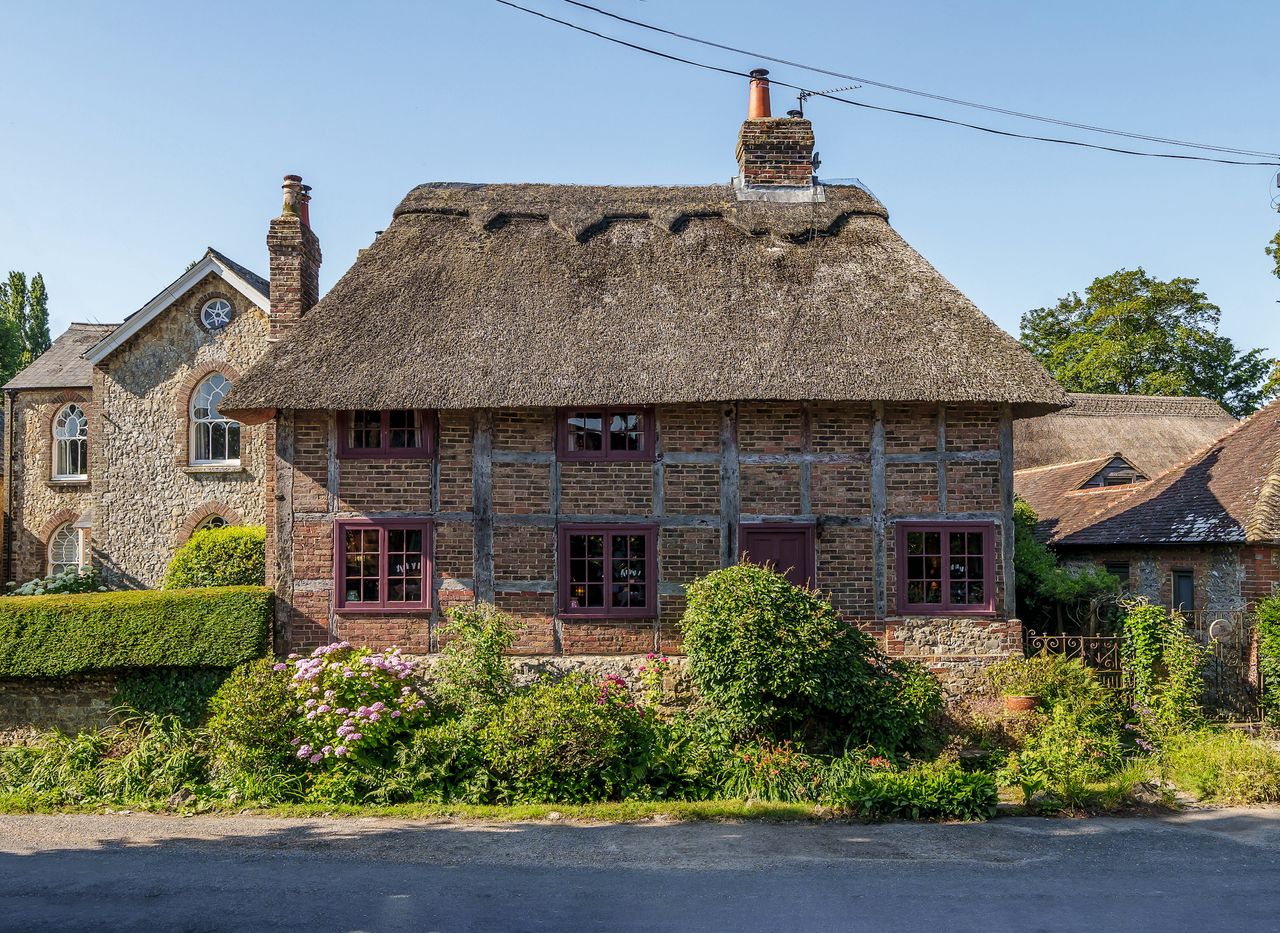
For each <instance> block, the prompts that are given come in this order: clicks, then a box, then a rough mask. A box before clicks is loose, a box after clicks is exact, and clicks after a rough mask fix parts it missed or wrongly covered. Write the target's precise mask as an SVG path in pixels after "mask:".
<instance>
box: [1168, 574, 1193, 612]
mask: <svg viewBox="0 0 1280 933" xmlns="http://www.w3.org/2000/svg"><path fill="white" fill-rule="evenodd" d="M1173 608H1174V609H1177V610H1178V611H1179V612H1191V611H1192V610H1194V609H1195V608H1196V578H1195V574H1194V573H1192V572H1191V571H1190V570H1175V571H1174V572H1173Z"/></svg>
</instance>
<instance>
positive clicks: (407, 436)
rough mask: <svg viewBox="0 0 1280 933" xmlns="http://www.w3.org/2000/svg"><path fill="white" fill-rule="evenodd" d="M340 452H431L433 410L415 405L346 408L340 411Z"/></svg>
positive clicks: (360, 454) (409, 454)
mask: <svg viewBox="0 0 1280 933" xmlns="http://www.w3.org/2000/svg"><path fill="white" fill-rule="evenodd" d="M338 456H340V457H345V458H349V459H353V458H359V457H367V458H382V457H429V456H431V418H430V412H425V411H421V410H419V409H415V408H391V409H385V410H382V411H377V410H373V409H369V410H361V411H344V412H340V413H339V415H338Z"/></svg>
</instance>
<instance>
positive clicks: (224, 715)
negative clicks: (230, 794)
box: [207, 658, 302, 799]
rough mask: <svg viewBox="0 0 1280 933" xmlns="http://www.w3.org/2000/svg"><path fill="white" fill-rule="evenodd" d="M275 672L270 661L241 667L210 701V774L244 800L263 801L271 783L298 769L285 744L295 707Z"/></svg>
mask: <svg viewBox="0 0 1280 933" xmlns="http://www.w3.org/2000/svg"><path fill="white" fill-rule="evenodd" d="M274 667H275V666H274V664H273V663H272V661H271V659H270V658H258V659H257V660H254V661H250V662H248V663H247V664H242V665H240V666H239V667H237V668H236V669H235V670H234V671H232V672H231V674H230V676H228V677H227V678H226V680H225V681H223V683H222V686H220V687H219V688H218V691H217V692H216V693H215V694H214V695H213V697H212V698H211V699H210V701H209V722H208V725H207V729H208V732H209V738H210V744H211V745H212V747H213V749H214V754H213V772H214V774H215V775H216V776H217V777H219V778H220V779H221V780H222V781H223V782H224V783H226V784H227V785H228V786H230V787H232V788H234V789H236V790H238V791H240V793H241V795H242V796H243V797H245V798H247V799H254V798H261V797H263V796H264V794H265V793H266V792H267V790H268V788H269V787H270V786H271V784H272V779H273V778H278V777H279V776H280V775H282V774H289V773H291V772H295V771H298V770H300V769H301V767H302V766H301V763H300V762H299V761H298V758H297V755H296V754H295V752H294V748H293V746H292V745H290V744H289V743H290V740H292V739H293V737H294V735H295V728H296V726H295V719H296V717H297V706H298V701H297V699H296V697H295V696H294V693H293V689H292V686H291V684H290V681H289V678H288V677H286V676H282V674H281V673H280V672H279V671H276V670H275V669H274ZM264 781H265V783H264Z"/></svg>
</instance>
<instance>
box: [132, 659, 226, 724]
mask: <svg viewBox="0 0 1280 933" xmlns="http://www.w3.org/2000/svg"><path fill="white" fill-rule="evenodd" d="M227 673H228V672H227V670H226V669H225V668H220V667H212V668H204V667H194V668H193V667H161V668H155V669H151V670H140V671H126V672H124V673H123V674H121V675H120V678H119V679H118V680H117V681H116V693H115V697H114V699H113V700H112V703H113V705H114V706H116V707H119V708H123V709H126V710H130V711H132V712H133V713H135V714H142V715H154V716H173V717H175V718H176V719H177V720H178V721H179V722H181V723H182V724H183V725H184V726H186V727H188V728H191V727H194V726H198V725H201V724H202V723H203V722H204V721H205V719H207V718H208V715H209V700H210V698H211V697H212V696H213V695H214V694H215V693H216V692H217V691H218V688H219V687H221V686H222V682H223V681H224V680H226V679H227Z"/></svg>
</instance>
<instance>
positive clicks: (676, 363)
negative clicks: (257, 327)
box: [223, 183, 1066, 415]
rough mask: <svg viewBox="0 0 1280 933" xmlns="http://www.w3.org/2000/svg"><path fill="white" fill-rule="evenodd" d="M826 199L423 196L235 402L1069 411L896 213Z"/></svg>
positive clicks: (421, 192)
mask: <svg viewBox="0 0 1280 933" xmlns="http://www.w3.org/2000/svg"><path fill="white" fill-rule="evenodd" d="M823 195H824V197H825V200H822V201H815V202H812V203H803V204H780V203H771V202H754V201H753V202H739V201H737V199H736V197H735V196H734V192H733V189H732V187H731V186H728V185H704V186H691V187H663V188H654V187H637V188H623V187H603V186H600V187H596V186H577V185H572V186H571V185H459V184H443V183H437V184H431V185H420V186H418V187H417V188H414V189H413V190H412V191H410V192H409V194H408V195H407V196H406V197H405V198H404V200H403V201H402V202H401V203H400V205H399V207H397V208H396V211H395V215H394V219H393V221H392V223H391V225H390V226H389V227H388V228H387V230H386V231H385V232H383V233H382V234H381V235H380V236H379V237H378V239H377V240H376V241H375V242H374V243H373V245H372V246H371V247H370V248H369V249H367V250H365V251H364V252H363V253H362V255H361V256H360V258H359V259H358V260H357V262H356V263H355V265H354V266H353V267H352V268H351V269H350V270H349V271H348V272H347V273H346V274H345V275H344V276H343V277H342V279H341V280H340V281H339V282H338V284H337V285H335V286H334V288H333V290H332V291H331V292H330V293H329V294H328V295H326V296H325V297H324V299H323V300H321V302H320V303H319V304H318V305H317V306H316V307H315V308H314V309H312V310H311V311H310V312H308V313H307V314H306V315H305V316H304V317H303V319H302V321H301V323H300V324H298V325H297V326H296V327H295V328H294V329H293V331H292V332H291V333H290V334H289V336H288V337H287V338H286V339H285V340H283V341H282V342H281V343H279V344H277V345H275V346H273V347H272V348H271V349H270V350H269V351H268V353H267V355H266V356H265V358H264V359H263V360H262V361H261V362H260V363H259V364H258V365H256V366H255V367H254V368H253V369H251V370H250V371H249V372H248V373H247V374H246V375H245V376H244V378H242V379H241V380H240V383H239V384H238V385H237V386H236V388H235V390H234V391H233V393H232V395H231V397H230V398H229V399H228V400H227V401H226V402H225V403H224V405H223V408H224V409H226V410H246V409H263V408H296V409H307V408H310V409H323V408H364V407H369V408H377V407H407V406H421V407H428V408H484V407H525V406H543V405H574V404H599V403H602V402H626V403H632V404H656V403H678V402H695V401H731V400H736V399H761V400H793V401H795V400H815V401H854V400H857V401H866V400H886V401H954V402H974V401H981V402H992V403H1006V404H1009V405H1011V406H1013V408H1014V410H1015V413H1016V414H1019V415H1026V414H1039V413H1042V412H1045V411H1051V410H1054V409H1056V408H1058V407H1061V406H1062V405H1063V404H1065V401H1066V400H1065V396H1064V395H1063V393H1062V391H1061V389H1059V388H1058V386H1057V384H1056V383H1055V382H1054V381H1053V380H1052V378H1051V377H1050V376H1049V375H1048V373H1047V372H1045V370H1044V369H1043V367H1041V366H1040V364H1039V363H1038V362H1036V361H1035V360H1034V359H1033V358H1032V357H1031V356H1030V354H1029V353H1027V351H1026V350H1025V349H1023V348H1022V347H1021V346H1020V345H1019V344H1018V343H1017V342H1016V341H1015V340H1013V338H1012V337H1010V336H1009V335H1008V334H1006V333H1004V331H1002V330H1000V328H999V327H997V326H996V325H995V324H994V323H993V322H991V321H990V320H989V319H987V318H986V317H985V316H983V315H982V313H981V312H980V311H979V310H978V309H977V308H976V307H974V305H973V304H972V302H970V301H969V300H968V299H967V298H965V297H964V295H962V294H961V293H960V292H959V290H957V289H956V288H955V287H954V286H953V285H952V284H951V283H950V282H948V281H947V280H946V279H945V278H943V277H942V276H941V275H940V274H939V273H938V272H937V270H936V269H934V268H933V267H932V266H931V265H929V263H927V262H926V261H925V260H924V259H923V258H922V257H921V256H920V255H919V254H918V253H917V252H916V251H915V250H913V249H912V248H911V247H910V246H908V245H907V244H906V243H905V242H904V241H903V240H902V238H901V237H899V236H898V234H897V233H896V232H895V231H894V230H893V228H892V227H890V226H889V224H888V222H887V216H888V214H887V212H886V211H885V209H884V207H883V206H882V205H881V204H880V202H879V201H877V200H876V199H875V198H874V197H873V196H872V195H870V194H869V193H868V192H866V191H865V190H863V189H862V188H859V187H855V186H830V187H827V188H825V189H824V192H823Z"/></svg>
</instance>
